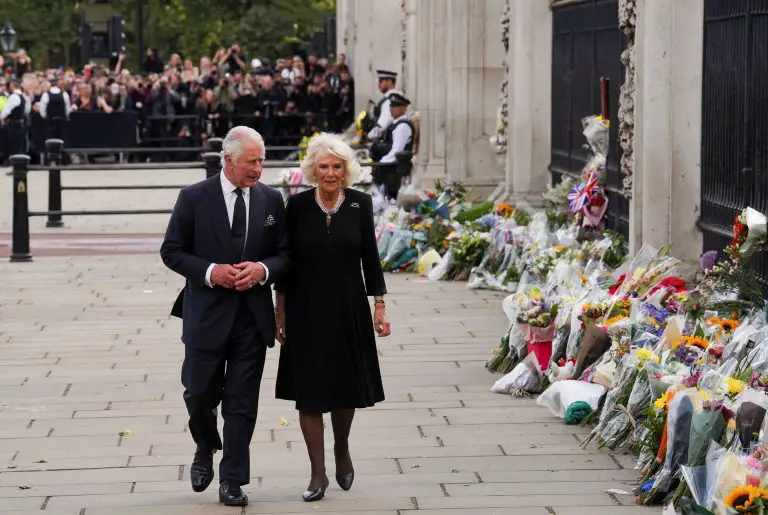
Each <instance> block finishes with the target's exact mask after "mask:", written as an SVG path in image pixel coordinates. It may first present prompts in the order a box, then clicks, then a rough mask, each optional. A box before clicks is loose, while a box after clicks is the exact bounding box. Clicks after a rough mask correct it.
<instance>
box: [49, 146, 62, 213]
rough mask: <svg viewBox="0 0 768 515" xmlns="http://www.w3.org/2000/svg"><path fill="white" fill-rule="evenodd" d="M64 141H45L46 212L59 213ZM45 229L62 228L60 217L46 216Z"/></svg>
mask: <svg viewBox="0 0 768 515" xmlns="http://www.w3.org/2000/svg"><path fill="white" fill-rule="evenodd" d="M63 148H64V141H62V140H60V139H47V140H45V152H46V155H47V157H46V159H47V161H48V211H61V168H60V166H61V157H62V155H61V151H62V149H63ZM45 226H46V227H64V222H63V221H62V219H61V215H48V221H47V222H46V223H45Z"/></svg>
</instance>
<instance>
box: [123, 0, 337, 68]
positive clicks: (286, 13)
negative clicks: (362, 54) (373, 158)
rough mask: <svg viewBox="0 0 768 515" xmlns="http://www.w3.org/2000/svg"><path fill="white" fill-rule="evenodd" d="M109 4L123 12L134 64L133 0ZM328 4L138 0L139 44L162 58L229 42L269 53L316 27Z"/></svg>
mask: <svg viewBox="0 0 768 515" xmlns="http://www.w3.org/2000/svg"><path fill="white" fill-rule="evenodd" d="M112 5H113V6H114V8H115V10H117V11H119V12H121V13H122V14H123V16H124V17H125V32H126V39H127V45H126V46H127V47H128V54H129V60H130V61H131V62H132V63H135V64H136V63H137V62H138V61H137V59H138V56H137V55H136V54H137V53H138V48H137V47H138V37H137V36H138V35H137V33H136V32H137V20H136V16H137V12H138V9H137V0H115V1H113V2H112ZM334 9H335V2H334V0H259V1H253V0H247V1H246V0H221V1H218V2H211V1H209V0H144V8H143V12H144V16H143V18H144V31H143V32H144V44H145V48H146V47H152V48H156V49H157V50H158V53H159V55H160V56H161V57H162V58H163V59H165V60H167V58H168V56H169V55H170V54H171V53H173V52H177V53H179V54H180V55H181V56H182V57H189V58H192V59H193V60H195V61H197V60H198V59H199V58H200V57H202V56H212V55H213V54H215V53H216V51H217V50H218V49H219V48H222V47H228V46H229V45H231V44H232V43H234V42H237V43H238V44H239V45H240V48H241V49H242V52H243V53H244V54H245V55H246V56H248V57H249V58H250V57H260V58H265V57H266V58H270V59H274V58H276V57H280V56H284V55H286V54H288V53H290V52H291V50H292V48H293V47H294V46H296V45H298V44H300V43H301V42H303V41H307V40H309V39H310V38H311V37H312V35H313V34H315V32H317V31H318V30H322V29H323V24H324V21H325V18H326V16H328V15H332V14H333V13H334ZM142 58H143V57H142ZM135 64H134V65H135Z"/></svg>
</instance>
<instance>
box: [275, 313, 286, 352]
mask: <svg viewBox="0 0 768 515" xmlns="http://www.w3.org/2000/svg"><path fill="white" fill-rule="evenodd" d="M275 326H276V328H277V341H278V342H279V343H280V345H284V344H285V312H284V311H275Z"/></svg>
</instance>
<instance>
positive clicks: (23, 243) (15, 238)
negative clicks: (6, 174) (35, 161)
mask: <svg viewBox="0 0 768 515" xmlns="http://www.w3.org/2000/svg"><path fill="white" fill-rule="evenodd" d="M29 160H30V157H29V156H27V155H24V154H14V155H12V156H11V166H13V228H12V230H13V235H12V237H11V239H12V242H11V263H27V262H29V261H32V254H30V252H29V199H28V197H27V189H28V186H27V166H28V165H29Z"/></svg>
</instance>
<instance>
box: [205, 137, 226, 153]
mask: <svg viewBox="0 0 768 515" xmlns="http://www.w3.org/2000/svg"><path fill="white" fill-rule="evenodd" d="M222 148H224V140H223V139H221V138H211V139H209V140H208V152H216V153H217V154H219V153H221V149H222Z"/></svg>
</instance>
